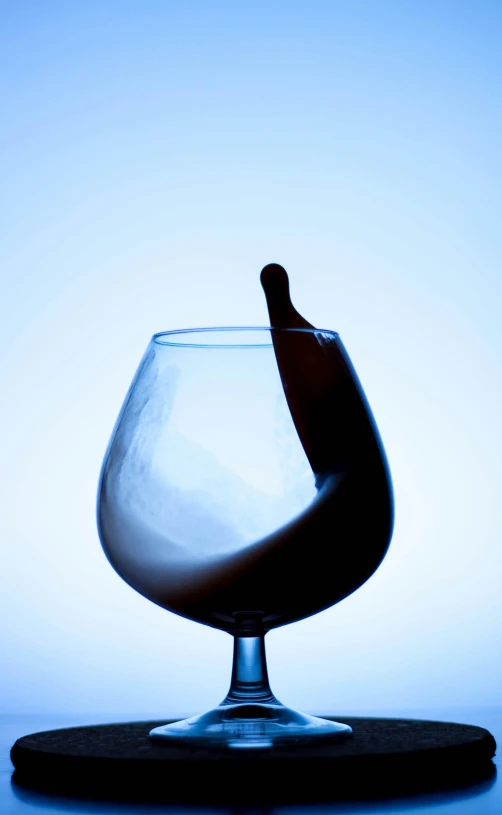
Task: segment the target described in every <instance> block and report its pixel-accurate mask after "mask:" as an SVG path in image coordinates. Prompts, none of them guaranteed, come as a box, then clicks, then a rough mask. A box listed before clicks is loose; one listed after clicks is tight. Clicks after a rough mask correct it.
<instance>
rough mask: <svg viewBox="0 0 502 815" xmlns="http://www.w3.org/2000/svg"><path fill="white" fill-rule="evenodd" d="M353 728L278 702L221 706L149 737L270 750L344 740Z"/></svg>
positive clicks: (166, 726) (164, 727) (163, 727)
mask: <svg viewBox="0 0 502 815" xmlns="http://www.w3.org/2000/svg"><path fill="white" fill-rule="evenodd" d="M351 733H352V728H351V727H349V726H348V725H347V724H341V723H339V722H331V721H328V720H327V719H320V718H318V717H317V716H308V715H307V714H305V713H299V712H298V711H296V710H292V709H291V708H289V707H284V705H281V704H280V703H279V702H277V703H272V704H263V703H260V704H230V705H225V704H223V705H220V706H219V707H217V708H214V709H213V710H210V711H208V712H207V713H202V714H201V715H200V716H193V717H192V718H191V719H183V720H182V721H179V722H174V723H173V724H167V725H163V726H162V727H156V728H154V730H152V731H151V732H150V737H151V738H152V739H156V740H159V741H164V742H172V743H173V744H174V743H175V742H178V743H183V744H203V745H209V744H214V745H215V746H216V745H219V746H226V747H230V748H246V749H247V748H262V749H265V748H269V747H273V746H274V745H276V744H288V743H289V744H300V743H301V744H307V743H308V742H311V741H317V740H318V739H323V740H324V739H329V740H332V739H340V738H347V736H350V734H351Z"/></svg>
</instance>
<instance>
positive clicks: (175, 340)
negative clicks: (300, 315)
mask: <svg viewBox="0 0 502 815" xmlns="http://www.w3.org/2000/svg"><path fill="white" fill-rule="evenodd" d="M232 331H233V332H249V331H256V332H258V331H267V332H269V334H270V333H277V334H329V335H330V336H332V337H338V336H339V334H338V331H332V330H331V329H327V328H276V327H275V326H270V325H264V326H255V325H253V326H250V325H244V326H210V327H209V326H208V327H201V328H175V329H172V330H170V331H158V332H157V333H156V334H154V335H153V337H152V342H154V343H156V344H157V345H168V346H176V347H178V348H271V347H272V343H271V342H244V343H243V342H237V343H232V342H228V343H227V342H226V343H218V342H210V341H209V342H187V341H181V342H180V341H179V340H180V339H181V336H186V335H190V334H209V335H211V334H212V333H216V332H232ZM180 335H181V336H180ZM170 338H172V339H170Z"/></svg>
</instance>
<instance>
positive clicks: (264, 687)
mask: <svg viewBox="0 0 502 815" xmlns="http://www.w3.org/2000/svg"><path fill="white" fill-rule="evenodd" d="M260 703H266V704H277V705H278V704H280V702H278V701H277V699H276V698H275V696H274V694H273V693H272V691H271V690H270V685H269V681H268V672H267V659H266V656H265V637H264V635H263V634H262V635H260V636H257V637H240V636H237V635H236V636H234V661H233V665H232V680H231V682H230V690H229V691H228V693H227V695H226V697H225V699H224V700H223V702H222V703H221V704H222V705H237V704H241V705H242V704H260Z"/></svg>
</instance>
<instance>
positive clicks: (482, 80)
mask: <svg viewBox="0 0 502 815" xmlns="http://www.w3.org/2000/svg"><path fill="white" fill-rule="evenodd" d="M501 42H502V4H501V3H500V2H489V0H480V2H476V3H472V2H462V0H457V1H456V2H449V1H448V0H438V2H433V0H427V1H426V2H420V3H415V2H411V1H410V2H408V0H402V2H392V1H385V2H371V0H367V1H366V2H359V1H358V0H356V1H355V2H353V0H351V2H348V0H347V1H346V2H336V1H334V2H318V0H314V2H309V3H308V4H307V3H305V2H290V1H289V0H288V2H286V0H277V1H276V2H273V1H272V2H253V3H243V4H239V3H233V2H193V1H192V0H190V2H167V0H166V2H161V1H160V0H146V2H139V0H135V1H134V2H128V0H122V1H121V2H119V1H118V0H116V1H112V2H94V1H93V0H86V2H85V3H77V2H75V3H66V2H57V1H56V0H54V1H53V2H45V0H41V1H40V2H38V1H37V2H35V0H34V1H33V2H26V0H18V2H14V3H10V2H2V3H0V55H1V56H0V61H1V70H0V84H1V99H2V104H1V106H0V141H1V164H2V166H1V178H2V190H3V193H2V196H1V201H0V208H1V248H0V253H1V275H2V298H1V301H2V302H1V306H0V308H1V312H2V313H1V319H0V334H1V342H0V365H1V368H0V370H1V374H2V393H3V396H2V400H1V402H0V427H1V428H2V450H3V455H2V461H3V466H2V472H1V476H0V481H1V490H0V524H1V527H2V528H1V545H2V561H3V567H2V570H1V574H0V593H1V604H2V610H1V613H0V628H1V633H0V638H1V643H2V651H3V659H4V667H3V670H2V672H1V674H0V699H1V708H2V712H26V713H40V712H45V711H51V712H53V713H55V714H57V713H61V714H66V713H71V714H75V713H76V712H77V713H79V714H82V715H84V714H85V715H86V716H87V715H93V716H96V717H97V716H102V717H104V718H106V717H109V718H110V719H112V718H113V717H114V716H119V715H121V716H122V715H124V716H127V715H131V716H132V715H134V716H141V715H144V716H149V715H154V716H162V715H166V716H167V715H178V714H180V715H182V714H184V713H189V712H195V711H199V710H202V709H204V708H207V707H209V706H211V705H213V704H214V703H216V702H217V701H219V699H220V698H221V697H222V696H223V695H224V693H225V691H226V689H227V685H228V680H229V672H230V656H231V639H230V637H228V636H227V635H224V634H222V633H219V632H216V631H213V630H211V629H209V628H205V627H202V626H198V625H196V624H194V623H190V622H188V621H186V620H183V619H181V618H178V617H175V616H174V615H171V614H169V613H166V612H165V611H163V610H161V609H160V608H157V607H155V606H154V605H152V604H150V603H148V602H147V601H146V600H144V599H143V598H142V597H140V596H139V595H137V594H135V593H134V592H133V591H132V590H131V589H130V588H128V586H126V584H125V583H123V582H122V581H121V580H120V578H119V577H118V576H117V575H116V574H115V573H114V572H113V570H112V569H111V567H110V566H109V564H108V563H107V561H106V560H105V557H104V555H103V553H102V551H101V547H100V545H99V541H98V537H97V533H96V527H95V516H94V505H95V493H96V486H97V479H98V474H99V469H100V465H101V460H102V457H103V454H104V450H105V447H106V444H107V441H108V438H109V435H110V432H111V429H112V427H113V424H114V421H115V418H116V416H117V413H118V410H119V408H120V405H121V402H122V400H123V398H124V395H125V392H126V390H127V387H128V385H129V383H130V380H131V378H132V376H133V373H134V371H135V368H136V366H137V364H138V362H139V360H140V358H141V356H142V354H143V351H144V349H145V347H146V345H147V342H148V340H149V337H150V336H151V334H152V333H153V332H154V331H158V330H162V329H168V328H181V327H186V326H193V325H218V324H219V325H225V324H227V325H228V324H241V325H246V324H251V325H253V324H254V325H256V324H258V325H260V324H266V322H267V315H266V309H265V303H264V299H263V295H262V292H261V289H260V286H259V283H258V274H259V271H260V269H261V267H262V266H263V265H264V264H265V263H267V262H270V261H277V262H280V263H283V264H284V265H285V266H286V268H287V269H288V271H289V272H290V277H291V280H292V289H293V295H294V301H295V303H296V305H297V306H298V308H299V310H300V311H301V312H302V313H303V314H304V315H305V316H306V317H307V318H308V319H309V320H310V321H311V322H313V323H314V324H316V325H319V326H322V327H326V328H333V329H336V330H338V331H339V332H340V334H341V336H342V339H343V340H344V342H345V345H346V347H347V349H348V351H349V353H350V354H351V357H352V360H353V362H354V364H355V366H356V369H357V371H358V373H359V375H360V378H361V380H362V383H363V386H364V388H365V390H366V393H367V395H368V398H369V401H370V404H371V405H372V407H373V410H374V413H375V416H376V419H377V422H378V424H379V427H380V430H381V433H382V437H383V439H384V443H385V446H386V450H387V453H388V456H389V460H390V464H391V469H392V473H393V478H394V484H395V496H396V527H395V533H394V539H393V543H392V546H391V548H390V551H389V554H388V556H387V558H386V560H385V561H384V563H383V565H382V566H381V568H380V569H379V571H378V572H377V573H376V575H375V576H374V577H373V578H372V579H371V580H370V581H369V582H368V583H367V584H366V585H365V586H364V587H363V588H361V589H360V590H359V591H358V592H357V593H356V594H354V595H353V596H351V597H350V598H348V599H347V600H345V601H344V602H343V603H341V604H340V605H339V606H337V607H334V608H332V609H330V610H328V611H326V612H324V613H323V614H320V615H318V616H316V617H312V618H310V619H308V620H305V621H303V622H301V623H298V624H296V625H292V626H289V627H286V628H283V629H280V630H278V631H276V632H273V633H272V634H271V635H269V637H268V638H267V641H268V652H269V670H270V674H271V680H272V685H273V688H274V690H275V692H276V694H277V695H278V697H279V698H280V699H281V700H283V701H284V702H286V703H288V704H291V705H296V706H298V707H301V708H303V709H306V710H310V711H314V712H316V711H318V712H322V711H324V712H329V711H331V712H348V711H364V710H369V709H371V710H373V711H375V710H378V709H392V708H393V707H395V708H403V707H414V708H419V707H431V706H442V707H444V708H448V706H452V707H453V706H456V707H458V706H462V705H469V706H473V705H474V706H475V705H496V704H499V703H500V700H501V691H500V679H501V668H502V653H501V650H502V649H501V640H502V638H501V627H502V626H501V622H502V609H501V589H500V585H501V576H502V574H501V572H502V547H501V532H502V529H501V527H502V524H501V512H500V495H501V492H502V472H501V466H500V461H501V457H502V455H501V454H502V442H501V439H502V435H501V433H500V430H499V428H500V416H501V412H502V399H501V396H502V377H501V361H500V360H501V354H502V329H501V302H502V273H501V259H502V232H501V227H500V223H501V211H502V207H501V203H502V200H501V199H502V158H501V150H500V144H501V143H502V112H501V93H500V88H501V81H502V56H501V54H502V48H501Z"/></svg>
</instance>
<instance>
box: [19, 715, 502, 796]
mask: <svg viewBox="0 0 502 815" xmlns="http://www.w3.org/2000/svg"><path fill="white" fill-rule="evenodd" d="M326 718H329V717H326ZM337 721H342V722H346V723H347V724H349V725H350V726H351V727H352V729H353V734H352V736H351V737H349V738H347V739H343V740H340V741H338V742H332V743H331V744H330V743H328V742H324V743H323V744H311V745H309V746H306V747H305V746H304V747H300V746H294V745H291V746H290V745H288V746H281V747H275V748H273V749H270V750H252V749H251V750H242V749H240V750H231V749H222V748H215V747H210V748H209V747H208V748H202V747H185V746H173V745H171V744H166V745H163V744H159V743H158V742H153V741H152V740H150V738H149V736H148V734H149V731H150V730H151V729H152V727H156V726H159V725H161V724H165V723H166V722H165V721H164V722H133V723H130V724H108V725H96V726H92V727H74V728H70V729H64V730H50V731H46V732H44V733H35V734H32V735H29V736H24V737H23V738H21V739H18V741H17V742H16V743H15V744H14V746H13V748H12V751H11V758H12V762H13V764H14V766H15V768H16V773H15V774H14V781H15V783H16V784H18V785H20V786H24V787H28V788H31V789H38V790H42V791H45V792H53V793H57V794H60V795H61V794H63V795H77V796H79V797H100V798H103V797H105V798H112V799H124V798H127V799H128V800H137V799H140V800H159V799H160V800H164V801H168V800H169V801H177V802H180V801H185V802H204V803H217V802H221V803H224V802H236V803H249V802H254V801H262V802H263V801H265V802H281V801H284V802H287V801H296V802H300V801H305V800H308V801H312V802H313V801H320V800H324V801H326V800H336V799H339V798H359V799H360V798H368V797H378V796H389V795H403V794H407V793H416V792H429V791H433V790H438V789H452V788H459V787H463V786H466V785H469V784H472V783H475V782H477V781H480V780H482V779H486V778H489V777H490V776H491V775H492V774H493V773H494V772H495V770H494V765H493V763H492V762H491V758H492V757H493V755H494V754H495V747H496V745H495V740H494V738H493V736H492V735H491V733H489V732H488V730H485V729H484V728H482V727H475V726H473V725H464V724H450V723H445V722H429V721H418V720H412V719H363V718H350V719H346V718H343V719H341V718H338V717H337Z"/></svg>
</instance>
